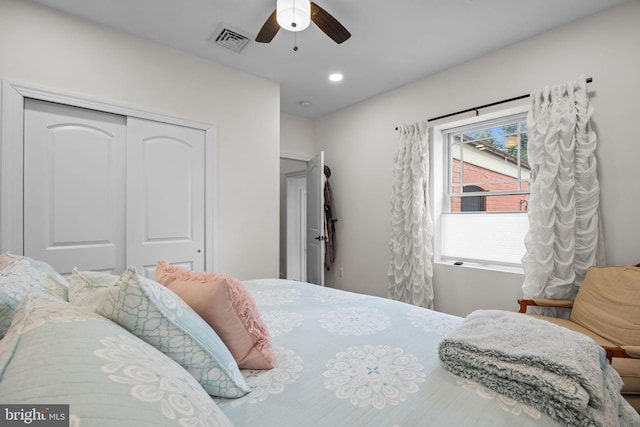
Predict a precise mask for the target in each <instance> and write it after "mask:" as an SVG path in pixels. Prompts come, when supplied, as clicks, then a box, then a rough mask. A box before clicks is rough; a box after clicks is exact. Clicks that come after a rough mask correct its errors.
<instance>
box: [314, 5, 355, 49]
mask: <svg viewBox="0 0 640 427" xmlns="http://www.w3.org/2000/svg"><path fill="white" fill-rule="evenodd" d="M311 20H312V21H313V23H314V24H316V25H317V26H318V28H320V29H321V30H322V31H323V32H324V33H325V34H326V35H328V36H329V37H331V39H332V40H333V41H334V42H336V43H338V44H340V43H342V42H344V41H346V40H347V39H348V38H349V37H351V33H350V32H349V31H347V29H346V28H345V27H343V26H342V24H341V23H339V22H338V20H337V19H336V18H334V17H333V16H331V15H330V14H329V12H327V11H326V10H324V9H323V8H321V7H320V6H318V5H317V4H315V3H314V2H311Z"/></svg>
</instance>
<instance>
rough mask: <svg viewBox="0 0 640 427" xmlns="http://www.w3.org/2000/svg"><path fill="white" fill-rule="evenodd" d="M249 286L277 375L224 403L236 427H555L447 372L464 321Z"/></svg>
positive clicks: (306, 290) (261, 375)
mask: <svg viewBox="0 0 640 427" xmlns="http://www.w3.org/2000/svg"><path fill="white" fill-rule="evenodd" d="M244 284H245V286H246V287H247V289H248V290H249V291H250V292H251V294H252V295H253V297H254V298H255V300H256V303H257V305H258V308H259V309H260V311H261V313H262V315H263V317H264V320H265V321H266V323H267V326H268V328H269V331H270V333H271V336H272V343H273V346H274V349H275V352H276V366H275V368H274V369H271V370H265V371H257V370H245V371H243V374H244V376H245V378H246V380H247V382H248V383H249V384H250V385H252V386H254V390H253V391H252V392H251V393H249V394H247V395H246V396H244V397H241V398H238V399H216V402H217V403H218V405H219V407H220V409H221V410H222V411H223V412H224V413H225V414H226V415H227V417H228V418H229V419H230V420H231V421H232V422H233V423H234V425H236V426H243V427H244V426H261V427H262V426H278V427H284V426H292V427H293V426H295V427H299V426H305V427H306V426H327V427H336V426H348V427H356V426H366V427H374V426H385V427H392V426H397V427H414V426H427V425H428V426H468V425H473V426H491V427H496V426H509V427H514V426H532V425H536V426H539V425H557V424H556V423H555V422H554V421H553V420H551V419H550V418H549V417H547V416H546V415H544V414H541V413H540V412H539V411H537V410H535V409H533V408H531V407H528V406H525V405H522V404H520V403H518V402H516V401H514V400H512V399H509V398H506V397H504V396H501V395H499V394H496V393H495V392H492V391H490V390H488V389H486V388H484V387H482V386H480V385H478V384H477V383H474V382H472V381H469V380H465V379H462V378H460V377H457V376H454V375H452V374H450V373H449V372H448V371H446V370H445V369H444V368H443V367H442V366H441V363H440V360H439V358H438V345H439V343H440V341H441V340H442V339H443V338H444V337H445V336H446V335H447V334H448V333H450V332H451V331H452V330H453V329H455V328H456V327H457V326H459V325H460V324H461V323H462V319H461V318H458V317H455V316H450V315H447V314H443V313H439V312H436V311H432V310H426V309H422V308H418V307H415V306H411V305H408V304H403V303H400V302H396V301H391V300H388V299H385V298H378V297H372V296H365V295H359V294H354V293H348V292H344V291H340V290H336V289H330V288H325V287H320V286H316V285H311V284H308V283H300V282H295V281H289V280H277V279H263V280H249V281H245V282H244Z"/></svg>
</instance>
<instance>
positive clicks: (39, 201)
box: [24, 99, 126, 274]
mask: <svg viewBox="0 0 640 427" xmlns="http://www.w3.org/2000/svg"><path fill="white" fill-rule="evenodd" d="M125 125H126V119H125V117H122V116H118V115H114V114H109V113H103V112H97V111H93V110H86V109H82V108H76V107H69V106H64V105H60V104H55V103H50V102H45V101H36V100H30V99H25V111H24V254H25V255H27V256H30V257H32V258H35V259H40V260H43V261H46V262H48V263H49V264H51V265H52V266H53V267H54V268H55V269H56V270H57V271H58V272H60V273H62V274H68V273H71V272H72V270H73V267H74V266H77V267H78V269H80V270H96V271H105V272H118V273H119V272H120V271H122V270H123V269H124V262H125V259H124V255H123V253H122V248H123V246H124V242H125V221H124V200H125V144H126V131H125Z"/></svg>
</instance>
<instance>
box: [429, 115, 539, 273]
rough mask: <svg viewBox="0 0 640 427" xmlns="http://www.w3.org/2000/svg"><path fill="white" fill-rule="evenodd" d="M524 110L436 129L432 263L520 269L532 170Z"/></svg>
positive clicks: (487, 116) (467, 120)
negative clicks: (434, 225)
mask: <svg viewBox="0 0 640 427" xmlns="http://www.w3.org/2000/svg"><path fill="white" fill-rule="evenodd" d="M526 114H527V112H526V109H525V108H522V107H520V108H519V109H517V110H515V109H514V110H509V111H505V112H498V113H492V114H490V115H485V116H480V117H474V118H472V119H466V120H463V121H458V122H455V123H449V124H446V125H441V126H437V127H435V128H434V132H433V134H434V210H435V212H434V218H435V220H436V221H435V224H436V248H435V249H436V259H437V260H440V261H467V262H474V263H479V264H484V265H494V266H499V265H503V266H520V265H521V261H520V260H521V258H522V256H523V255H524V253H525V248H524V237H525V235H526V232H527V230H528V220H527V215H526V212H527V207H528V203H529V188H530V183H531V170H530V168H529V163H528V153H527V123H526Z"/></svg>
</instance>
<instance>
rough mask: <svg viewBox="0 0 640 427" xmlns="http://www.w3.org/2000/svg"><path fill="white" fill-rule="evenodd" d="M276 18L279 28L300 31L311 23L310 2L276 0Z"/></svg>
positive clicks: (306, 0)
mask: <svg viewBox="0 0 640 427" xmlns="http://www.w3.org/2000/svg"><path fill="white" fill-rule="evenodd" d="M276 18H277V20H278V25H280V27H281V28H284V29H285V30H288V31H302V30H304V29H305V28H307V27H308V26H309V24H310V23H311V3H310V2H309V0H278V3H277V6H276Z"/></svg>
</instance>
